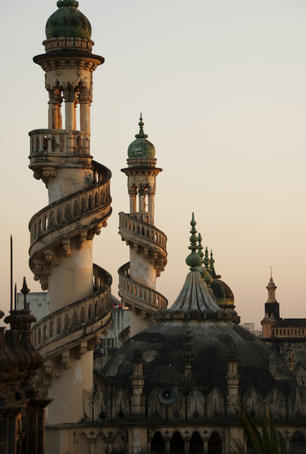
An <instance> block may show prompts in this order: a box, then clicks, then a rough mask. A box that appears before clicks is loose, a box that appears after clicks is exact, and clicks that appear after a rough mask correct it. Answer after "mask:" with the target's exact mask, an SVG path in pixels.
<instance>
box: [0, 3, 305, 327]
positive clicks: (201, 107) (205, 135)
mask: <svg viewBox="0 0 306 454" xmlns="http://www.w3.org/2000/svg"><path fill="white" fill-rule="evenodd" d="M79 8H80V10H81V11H82V12H83V13H84V14H85V15H86V16H87V17H88V18H89V20H90V21H91V24H92V30H93V33H92V39H93V40H94V41H95V46H94V50H93V52H94V53H96V54H99V55H103V56H104V57H105V64H104V65H102V67H99V68H98V69H97V70H96V72H95V73H94V100H93V105H92V140H91V154H92V155H93V156H94V159H95V160H97V161H99V162H101V163H103V164H104V165H106V166H107V167H108V168H110V169H111V171H112V172H113V178H112V180H111V192H112V197H113V204H112V205H113V215H112V216H111V218H110V221H109V225H108V227H107V228H105V229H103V230H102V232H101V235H100V236H99V237H95V239H94V243H93V251H94V260H95V262H96V263H97V264H99V265H100V266H102V267H103V268H105V269H106V270H108V271H109V272H110V273H111V274H112V275H113V279H114V283H113V288H112V292H113V294H114V295H115V296H117V282H118V278H117V269H118V268H119V267H120V266H121V265H122V264H123V263H125V262H126V261H128V252H129V251H128V247H127V246H126V245H125V243H123V242H121V240H120V237H119V235H118V233H117V232H118V214H117V213H118V212H119V211H128V207H129V203H128V202H129V199H128V194H127V187H126V176H125V175H124V174H123V173H121V172H120V169H121V168H123V167H124V166H125V164H126V157H127V148H128V145H129V144H130V142H132V140H133V139H134V134H136V133H137V129H138V127H137V124H138V116H139V112H140V111H142V112H143V115H144V122H145V132H146V133H147V134H148V135H149V140H150V141H152V142H153V144H154V145H155V147H156V157H157V160H158V161H157V165H158V167H162V168H163V172H162V173H161V174H160V175H159V176H158V177H157V196H156V216H155V225H156V226H157V227H158V228H160V229H161V230H162V231H164V232H165V233H166V234H167V236H168V259H169V261H168V265H167V267H166V270H165V272H164V273H163V274H162V276H161V277H160V278H159V279H158V280H157V290H158V291H159V292H161V293H163V294H164V295H165V296H166V297H167V298H168V300H169V303H170V304H172V302H173V301H174V299H175V298H176V296H177V295H178V293H179V291H180V290H181V287H182V286H183V283H184V279H185V275H186V274H187V272H188V268H187V266H186V265H185V257H186V256H187V255H188V249H187V248H188V238H189V229H190V226H189V222H190V217H191V213H192V211H194V212H195V217H196V221H197V229H198V231H199V232H201V234H202V236H203V244H204V246H206V245H207V246H208V247H209V249H213V251H214V257H215V260H216V263H215V267H216V271H217V273H218V274H221V275H222V279H223V280H224V281H225V282H227V283H228V285H229V286H230V287H231V289H232V290H233V292H234V295H235V304H236V309H237V311H238V313H239V314H240V315H241V318H242V321H243V322H248V321H253V322H255V323H256V324H257V325H258V324H259V321H260V320H261V319H262V318H263V316H264V303H265V301H266V299H267V292H266V288H265V287H266V285H267V283H268V281H269V277H270V266H273V276H274V281H275V283H276V285H277V286H278V289H277V300H278V301H279V303H280V311H281V316H283V317H306V315H305V314H306V313H305V310H306V305H305V296H304V295H303V293H302V291H301V289H300V288H299V285H301V283H303V282H304V276H305V271H306V241H305V228H306V213H305V167H306V166H305V165H306V158H305V148H306V130H305V118H306V91H305V79H306V57H305V48H306V29H305V22H306V5H305V2H302V1H301V0H292V1H290V2H287V1H285V0H265V1H264V0H257V1H256V2H245V1H244V0H233V1H231V2H228V0H219V1H208V0H191V1H189V2H186V1H183V0H175V1H174V0H167V2H165V1H162V0H155V1H154V2H145V1H143V0H130V1H129V2H126V0H117V1H113V2H111V3H110V2H101V1H98V0H91V1H87V2H86V1H85V0H81V1H80V6H79ZM55 10H56V1H55V0H45V1H44V2H39V1H38V0H29V1H28V2H20V3H18V4H17V3H16V2H14V3H13V2H5V3H4V5H3V6H2V28H1V31H0V33H1V37H2V43H3V48H2V59H3V61H2V71H1V76H0V77H1V86H2V109H1V111H0V117H1V125H2V134H1V149H2V156H3V166H2V168H3V175H2V178H1V197H0V201H1V202H0V203H1V205H0V208H1V213H2V230H1V232H2V234H1V250H2V251H3V254H2V261H1V273H0V283H1V297H2V304H1V308H2V310H5V311H7V310H8V306H9V235H10V233H12V234H13V236H14V243H15V253H14V256H15V280H17V283H18V291H19V289H20V288H21V286H22V277H23V275H25V276H26V277H27V281H28V285H29V287H30V289H31V291H39V290H40V287H39V284H38V283H37V282H34V281H33V275H32V272H31V271H30V269H29V267H28V255H27V253H28V247H29V232H28V226H27V225H28V221H29V220H30V218H31V217H32V216H33V215H34V213H36V212H37V211H39V210H40V209H41V208H43V207H44V206H45V205H46V204H47V203H48V199H47V190H46V188H45V187H44V184H43V183H42V182H41V181H36V180H35V179H34V178H33V175H32V172H31V171H30V170H29V169H28V164H29V162H28V155H29V137H28V135H27V133H28V131H31V130H33V129H39V128H47V111H48V104H47V102H48V96H47V92H46V90H45V88H44V73H43V71H42V69H41V68H40V67H39V66H37V65H35V64H34V63H33V62H32V57H33V56H34V55H37V54H39V53H43V52H44V48H43V46H42V45H41V42H42V41H43V39H44V27H45V23H46V21H47V19H48V17H49V16H50V15H51V14H52V13H53V12H54V11H55ZM301 293H302V294H301Z"/></svg>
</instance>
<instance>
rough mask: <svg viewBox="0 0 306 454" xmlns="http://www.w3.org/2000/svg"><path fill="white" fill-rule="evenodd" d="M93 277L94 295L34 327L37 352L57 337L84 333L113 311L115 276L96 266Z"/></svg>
mask: <svg viewBox="0 0 306 454" xmlns="http://www.w3.org/2000/svg"><path fill="white" fill-rule="evenodd" d="M93 276H94V282H93V287H94V290H95V291H94V293H92V294H91V295H89V296H88V297H86V298H83V299H81V300H79V301H75V302H73V303H72V304H70V305H68V306H65V307H63V308H61V309H59V310H57V311H55V312H53V313H52V314H50V315H47V316H46V317H44V318H42V319H41V320H40V321H39V322H38V323H36V324H35V325H34V326H33V329H32V342H33V345H34V346H35V348H41V347H43V346H45V345H47V344H50V343H51V342H53V341H54V340H55V339H56V338H57V337H61V336H65V335H67V334H69V333H70V332H72V331H73V330H78V329H82V330H83V329H84V328H86V326H87V325H90V324H92V323H94V322H97V321H99V320H100V319H101V318H103V316H105V315H106V314H107V313H108V312H109V311H110V310H111V307H112V303H111V299H110V287H111V283H112V277H111V275H110V274H109V273H107V272H106V271H105V270H103V269H102V268H100V267H99V266H97V265H94V268H93Z"/></svg>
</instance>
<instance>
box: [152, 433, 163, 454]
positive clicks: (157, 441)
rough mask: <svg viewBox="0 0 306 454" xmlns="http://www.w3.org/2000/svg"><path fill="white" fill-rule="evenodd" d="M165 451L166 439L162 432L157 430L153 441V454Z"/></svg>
mask: <svg viewBox="0 0 306 454" xmlns="http://www.w3.org/2000/svg"><path fill="white" fill-rule="evenodd" d="M156 452H165V440H164V439H163V437H162V434H161V433H160V432H156V433H155V434H154V437H153V438H152V441H151V454H154V453H156Z"/></svg>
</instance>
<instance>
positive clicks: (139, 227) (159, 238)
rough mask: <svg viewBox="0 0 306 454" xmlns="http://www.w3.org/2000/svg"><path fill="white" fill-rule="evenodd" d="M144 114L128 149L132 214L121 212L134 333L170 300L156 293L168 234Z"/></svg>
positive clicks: (124, 280)
mask: <svg viewBox="0 0 306 454" xmlns="http://www.w3.org/2000/svg"><path fill="white" fill-rule="evenodd" d="M143 126H144V123H143V119H142V115H140V120H139V133H138V134H136V136H135V137H136V140H134V142H132V143H131V145H130V146H129V148H128V159H127V164H128V167H127V168H125V169H122V172H123V173H125V174H126V175H127V177H128V182H127V184H128V193H129V197H130V213H129V214H126V213H122V212H121V213H119V222H120V225H119V233H120V235H121V237H122V240H123V241H126V244H127V245H128V246H129V247H130V262H128V263H126V264H125V265H123V266H122V267H121V268H120V269H119V270H118V272H119V294H120V296H121V298H122V301H123V302H124V303H125V304H126V305H127V306H128V307H129V308H130V309H131V325H130V335H131V336H134V335H135V334H136V333H137V332H139V331H141V330H142V329H144V328H146V327H147V326H148V325H149V324H150V323H151V315H152V313H153V312H154V311H156V310H160V309H166V307H167V304H168V302H167V300H166V298H165V297H164V296H162V295H161V294H160V293H158V292H156V290H155V287H156V277H157V276H159V275H160V273H161V271H163V270H164V268H165V265H166V263H167V252H166V243H167V237H166V235H165V234H164V233H163V232H161V231H160V230H159V229H157V228H156V227H155V226H154V214H155V204H154V197H155V192H156V177H157V175H158V174H159V173H160V172H161V171H162V169H159V168H157V167H155V165H156V158H155V148H154V145H153V144H152V143H151V142H149V141H148V140H147V137H148V136H147V134H145V133H144V130H143Z"/></svg>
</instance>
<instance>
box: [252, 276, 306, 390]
mask: <svg viewBox="0 0 306 454" xmlns="http://www.w3.org/2000/svg"><path fill="white" fill-rule="evenodd" d="M276 289H277V286H276V285H275V283H274V281H273V278H272V276H271V278H270V281H269V283H268V285H267V290H268V300H267V302H266V303H265V316H264V318H263V320H262V321H261V325H262V339H263V340H264V341H265V342H266V343H267V344H270V346H271V347H273V349H274V350H276V351H277V352H279V353H280V354H281V355H282V357H283V358H284V360H285V362H286V364H287V366H288V367H289V369H290V370H291V371H293V372H294V374H295V376H296V380H297V383H298V385H299V386H303V387H305V386H306V318H281V317H280V310H279V303H278V302H277V300H276V297H275V292H276Z"/></svg>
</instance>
